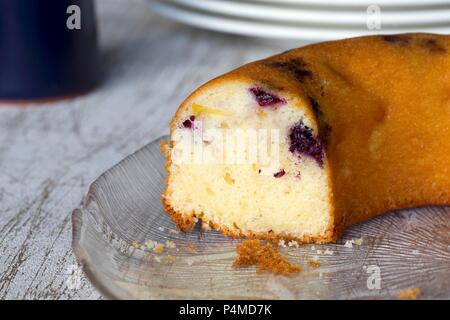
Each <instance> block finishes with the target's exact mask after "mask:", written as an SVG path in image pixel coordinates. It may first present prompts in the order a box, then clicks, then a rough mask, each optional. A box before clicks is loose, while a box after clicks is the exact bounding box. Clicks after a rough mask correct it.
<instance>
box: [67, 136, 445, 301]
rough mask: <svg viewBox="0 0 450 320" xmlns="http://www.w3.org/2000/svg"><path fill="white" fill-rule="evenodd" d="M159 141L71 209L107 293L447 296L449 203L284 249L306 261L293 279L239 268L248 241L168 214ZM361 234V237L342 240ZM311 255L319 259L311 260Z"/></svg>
mask: <svg viewBox="0 0 450 320" xmlns="http://www.w3.org/2000/svg"><path fill="white" fill-rule="evenodd" d="M159 142H160V139H158V140H157V141H154V142H152V143H150V144H149V145H147V146H145V147H144V148H142V149H141V150H139V151H137V152H136V153H134V154H132V155H130V156H129V157H127V158H126V159H124V160H123V161H122V162H120V163H119V164H117V165H116V166H114V167H113V168H111V169H110V170H108V171H107V172H105V173H104V174H103V175H101V176H100V177H99V178H98V179H97V180H96V181H95V182H94V183H93V184H92V186H91V188H90V190H89V193H88V195H87V197H86V201H85V204H84V205H83V206H82V207H81V208H78V209H76V210H75V211H74V213H73V219H72V223H73V250H74V252H75V255H76V256H77V258H78V260H79V262H80V263H81V264H82V266H83V269H84V271H85V273H86V275H87V277H88V278H89V279H90V280H91V282H92V283H93V284H94V286H95V287H96V288H97V289H98V290H99V291H100V292H101V293H102V294H103V295H104V296H105V297H107V298H118V299H196V298H199V299H368V298H376V299H379V298H398V294H399V292H400V291H402V290H405V289H409V288H420V290H421V295H420V296H419V298H423V299H430V298H440V299H449V298H450V208H449V207H426V208H420V209H415V210H405V211H399V212H392V213H389V214H386V215H384V216H381V217H378V218H375V219H372V220H370V221H367V222H365V223H362V224H359V225H356V226H353V227H352V228H350V229H349V230H348V231H347V232H346V233H345V235H344V237H343V239H341V240H340V241H339V242H338V243H336V244H330V245H302V246H300V247H299V248H295V247H287V248H281V249H280V250H281V251H282V253H283V254H284V255H286V256H287V257H288V259H289V260H290V261H291V262H295V263H298V264H300V265H301V266H302V271H301V272H300V273H298V274H296V275H293V276H290V277H285V276H277V275H272V274H269V273H260V274H257V273H256V272H255V268H244V269H234V268H233V267H232V262H233V260H234V258H235V257H236V253H235V247H236V244H237V243H239V242H240V241H241V240H239V239H232V238H229V237H227V236H224V235H222V234H220V233H218V232H215V231H208V232H203V231H201V230H200V228H196V229H195V230H193V231H191V232H188V233H186V234H183V233H180V232H178V231H177V229H176V227H175V225H174V224H173V223H172V221H171V220H170V218H169V217H168V216H167V215H166V214H165V213H164V212H163V209H162V205H161V199H160V198H161V193H162V190H163V185H164V177H165V173H164V163H165V161H164V158H163V156H162V155H161V153H160V151H159ZM359 238H362V239H363V242H362V244H361V245H356V244H353V246H352V248H349V247H348V246H345V243H346V241H347V240H351V239H359ZM148 240H152V241H157V242H158V243H164V244H165V243H166V241H172V242H173V244H174V245H175V248H167V247H166V248H165V249H164V252H163V253H160V254H158V253H155V252H153V251H152V250H149V249H148V248H147V247H145V245H143V244H145V243H146V242H147V241H148ZM170 244H171V243H169V246H170ZM173 244H172V247H173ZM192 245H194V246H195V248H196V249H195V250H193V249H194V248H193V247H192ZM168 256H169V257H168ZM312 260H317V261H318V262H319V263H320V267H318V268H312V267H310V266H308V261H312Z"/></svg>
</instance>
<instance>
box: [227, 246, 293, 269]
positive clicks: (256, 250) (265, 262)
mask: <svg viewBox="0 0 450 320" xmlns="http://www.w3.org/2000/svg"><path fill="white" fill-rule="evenodd" d="M236 251H237V253H238V254H239V257H238V258H237V259H236V260H235V261H234V262H233V267H235V268H241V267H248V266H252V265H256V271H257V272H261V271H269V272H272V273H274V274H281V275H290V274H292V273H296V272H300V266H299V265H297V264H293V263H290V262H289V261H288V260H287V258H286V257H283V256H282V255H281V254H280V252H279V251H278V250H277V249H276V248H274V247H273V246H272V245H271V244H269V243H262V242H261V241H260V240H245V241H244V242H242V243H241V244H238V245H237V246H236Z"/></svg>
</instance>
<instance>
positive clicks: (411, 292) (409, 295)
mask: <svg viewBox="0 0 450 320" xmlns="http://www.w3.org/2000/svg"><path fill="white" fill-rule="evenodd" d="M419 296H420V288H410V289H406V290H402V291H400V293H399V294H398V297H399V298H400V299H402V300H415V299H417V298H418V297H419Z"/></svg>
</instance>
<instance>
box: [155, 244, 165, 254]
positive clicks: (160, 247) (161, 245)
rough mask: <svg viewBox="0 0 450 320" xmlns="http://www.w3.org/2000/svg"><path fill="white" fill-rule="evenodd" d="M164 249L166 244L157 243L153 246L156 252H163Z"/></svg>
mask: <svg viewBox="0 0 450 320" xmlns="http://www.w3.org/2000/svg"><path fill="white" fill-rule="evenodd" d="M163 251H164V245H163V244H162V243H157V244H156V245H155V247H154V248H153V252H155V253H158V254H159V253H162V252H163Z"/></svg>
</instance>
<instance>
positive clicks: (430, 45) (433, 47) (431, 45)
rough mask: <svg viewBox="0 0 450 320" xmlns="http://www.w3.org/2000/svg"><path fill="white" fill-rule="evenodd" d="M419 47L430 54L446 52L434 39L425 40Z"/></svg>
mask: <svg viewBox="0 0 450 320" xmlns="http://www.w3.org/2000/svg"><path fill="white" fill-rule="evenodd" d="M421 46H422V47H424V48H426V49H428V50H429V51H430V52H431V53H441V54H442V53H446V52H447V50H446V49H445V48H444V47H442V46H441V45H440V44H439V43H438V41H437V40H436V39H433V38H427V39H423V40H422V41H421Z"/></svg>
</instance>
